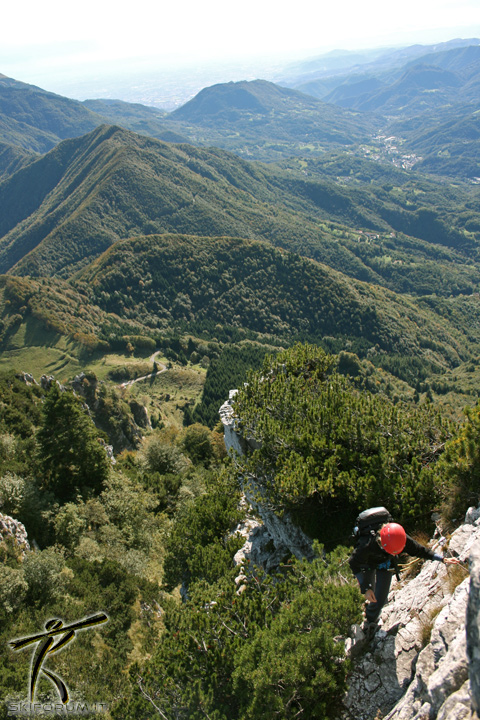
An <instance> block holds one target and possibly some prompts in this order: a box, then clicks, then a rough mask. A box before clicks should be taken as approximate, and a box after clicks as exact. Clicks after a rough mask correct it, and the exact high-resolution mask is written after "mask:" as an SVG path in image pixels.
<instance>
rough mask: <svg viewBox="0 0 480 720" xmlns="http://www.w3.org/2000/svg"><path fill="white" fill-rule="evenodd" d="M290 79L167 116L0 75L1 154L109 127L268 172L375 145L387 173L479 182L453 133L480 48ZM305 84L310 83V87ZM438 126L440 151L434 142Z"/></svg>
mask: <svg viewBox="0 0 480 720" xmlns="http://www.w3.org/2000/svg"><path fill="white" fill-rule="evenodd" d="M362 60H363V61H362ZM322 63H323V64H322ZM348 63H350V65H349V66H347V64H348ZM352 63H353V64H352ZM291 72H292V73H293V74H291V75H290V80H288V78H287V79H286V80H285V82H290V83H292V82H293V81H292V77H294V78H295V81H294V82H295V83H296V86H295V87H291V88H287V87H282V86H280V85H276V84H274V83H272V82H267V81H265V80H255V81H250V82H231V83H224V84H219V85H214V86H212V87H209V88H205V89H203V90H202V91H201V92H199V93H198V95H196V96H195V97H194V98H193V99H192V100H190V101H189V102H187V103H186V104H185V105H183V106H182V107H180V108H178V109H177V110H175V111H173V112H171V113H166V112H163V111H161V110H158V109H156V108H151V107H145V106H142V105H138V104H130V103H125V102H121V101H118V100H87V101H85V102H83V103H80V102H77V101H73V100H69V99H67V98H63V97H60V96H58V95H54V94H53V93H47V92H46V91H44V90H41V89H40V88H35V87H33V86H29V85H25V84H24V83H19V82H17V81H15V80H12V79H9V78H5V77H4V76H0V143H3V144H7V145H10V146H15V147H20V148H22V151H23V153H26V152H32V153H44V152H46V151H48V150H50V149H52V148H53V147H54V146H55V144H57V143H58V142H59V141H61V140H63V139H66V138H70V137H75V136H78V135H82V134H85V133H86V132H89V131H90V130H92V129H94V128H95V127H98V126H99V125H101V124H105V123H106V124H118V125H120V126H122V127H124V128H126V129H129V130H133V131H134V132H137V133H140V134H143V135H148V136H150V137H155V138H157V139H160V140H163V141H165V142H172V143H179V142H187V143H190V144H194V145H197V146H203V147H212V146H215V147H220V148H223V149H227V150H230V151H231V152H234V153H236V154H237V155H239V156H241V157H244V158H247V159H256V160H262V161H267V162H272V161H279V160H282V159H285V158H288V157H292V156H298V157H302V156H303V157H311V156H315V155H318V154H320V153H324V152H330V151H332V150H339V149H350V150H352V151H353V152H354V153H355V154H356V155H362V154H365V150H364V147H365V145H371V146H372V147H373V148H374V149H375V150H376V152H373V153H371V154H373V155H375V156H376V157H378V159H380V160H381V161H382V162H383V161H385V162H391V161H392V159H393V160H394V162H396V163H397V164H399V165H405V162H403V161H402V153H403V155H405V154H406V153H410V155H411V158H410V159H409V160H408V161H407V164H408V166H409V167H411V166H413V165H415V164H417V163H421V165H420V164H419V168H421V169H422V171H424V172H432V173H435V174H439V175H442V174H444V175H453V176H458V177H461V178H465V179H472V178H474V177H476V176H477V175H478V172H477V171H476V169H475V163H476V162H477V160H478V159H479V155H478V151H477V148H476V146H475V145H469V147H468V148H467V147H465V146H464V141H465V138H464V137H462V136H461V134H462V132H461V131H460V133H459V132H458V127H456V128H453V127H452V122H453V121H455V123H457V124H458V125H459V126H461V125H462V124H463V125H465V126H471V125H472V123H474V122H475V120H476V117H475V113H476V110H477V105H476V102H477V98H478V95H479V83H480V80H479V77H480V75H479V72H480V41H479V40H476V39H475V40H468V41H467V40H466V41H452V42H451V43H442V44H440V45H437V46H430V47H428V46H427V47H422V46H413V47H411V48H404V49H402V50H395V51H388V52H383V53H379V51H375V52H373V51H372V52H370V53H365V54H363V55H362V54H360V55H355V56H351V54H339V53H336V54H334V55H332V56H329V57H327V59H325V58H323V60H322V59H319V60H318V61H315V60H313V61H311V62H310V63H307V64H303V65H300V66H298V67H297V68H296V70H295V71H293V70H292V71H291ZM306 77H309V78H314V79H309V81H308V83H306V82H305V78H306ZM302 78H303V80H302ZM300 91H301V92H300ZM312 96H316V97H312ZM438 126H442V143H441V144H442V147H441V148H439V142H438V139H437V138H435V131H436V129H437V128H438ZM450 129H451V130H450ZM392 135H393V136H395V137H396V138H397V139H398V142H399V143H400V144H401V147H402V153H401V154H400V156H399V157H398V158H392V156H391V154H390V153H387V152H385V148H384V147H383V146H382V141H379V140H378V137H379V136H380V137H381V136H383V137H389V136H392ZM0 147H1V145H0ZM451 158H453V159H451ZM27 160H28V156H26V155H25V154H22V155H21V156H18V157H16V159H15V162H14V164H13V165H12V162H13V160H12V158H10V159H9V160H8V162H6V158H2V156H1V155H0V173H7V172H10V171H11V170H13V169H14V168H16V167H18V166H20V164H22V163H24V162H26V161H27ZM405 166H406V165H405ZM0 177H1V175H0Z"/></svg>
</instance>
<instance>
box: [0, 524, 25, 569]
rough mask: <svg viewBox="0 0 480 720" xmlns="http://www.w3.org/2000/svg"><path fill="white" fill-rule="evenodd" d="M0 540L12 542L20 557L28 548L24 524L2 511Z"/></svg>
mask: <svg viewBox="0 0 480 720" xmlns="http://www.w3.org/2000/svg"><path fill="white" fill-rule="evenodd" d="M0 542H6V543H10V544H12V545H13V547H14V549H15V551H16V552H18V553H19V555H20V557H21V558H23V557H24V556H25V553H26V552H28V551H29V550H30V545H29V542H28V536H27V531H26V530H25V525H23V524H22V523H21V522H20V521H19V520H15V519H14V518H12V517H10V515H4V514H3V513H0Z"/></svg>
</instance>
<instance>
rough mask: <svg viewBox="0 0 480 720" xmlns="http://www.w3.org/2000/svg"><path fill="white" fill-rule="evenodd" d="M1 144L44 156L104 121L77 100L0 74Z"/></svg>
mask: <svg viewBox="0 0 480 720" xmlns="http://www.w3.org/2000/svg"><path fill="white" fill-rule="evenodd" d="M0 116H1V121H0V141H2V142H4V143H8V144H9V145H18V146H20V147H23V148H24V149H26V150H30V151H33V152H38V153H44V152H48V150H51V149H52V148H53V147H54V146H55V145H56V144H57V143H58V142H60V140H64V139H66V138H69V137H78V135H83V134H85V133H87V132H90V131H91V130H93V129H94V128H95V127H97V126H98V125H99V124H100V123H101V122H102V119H101V118H100V117H99V116H97V115H96V114H95V113H93V112H92V111H91V110H89V109H88V108H86V107H84V106H83V105H82V104H81V103H80V102H77V101H76V100H70V99H69V98H66V97H63V96H62V95H56V94H55V93H51V92H47V91H46V90H42V88H39V87H36V86H35V85H28V84H26V83H22V82H19V81H17V80H13V79H12V78H8V77H6V76H5V75H0Z"/></svg>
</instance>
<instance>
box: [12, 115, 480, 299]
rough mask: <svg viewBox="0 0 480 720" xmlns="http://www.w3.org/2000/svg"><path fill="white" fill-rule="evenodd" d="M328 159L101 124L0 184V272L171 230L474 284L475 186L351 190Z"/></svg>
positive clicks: (363, 271) (431, 282) (368, 276)
mask: <svg viewBox="0 0 480 720" xmlns="http://www.w3.org/2000/svg"><path fill="white" fill-rule="evenodd" d="M327 164H328V163H327ZM327 164H324V165H322V163H321V162H320V163H319V164H317V163H315V162H314V161H312V162H311V163H305V164H304V163H303V162H302V163H300V164H299V165H298V166H296V165H295V164H291V165H290V166H289V167H287V166H286V167H285V169H278V168H270V167H265V166H260V165H257V164H253V163H247V162H245V161H242V160H240V159H239V158H237V157H236V156H234V155H231V154H229V153H226V152H224V151H221V150H215V149H210V150H202V149H199V148H195V147H192V146H189V145H171V144H165V143H162V142H160V141H156V140H153V139H151V138H146V137H142V136H139V135H135V134H133V133H130V132H128V131H125V130H121V129H120V128H115V127H101V128H99V129H97V130H95V131H94V132H92V133H90V134H89V135H86V136H84V137H82V138H78V139H73V140H68V141H65V142H63V143H61V144H60V145H59V146H57V147H56V148H54V149H53V150H52V151H51V152H50V153H48V154H47V155H46V156H44V157H42V158H40V159H39V160H37V161H36V162H34V163H32V164H30V165H29V166H27V167H25V168H23V169H21V170H20V171H18V172H17V173H16V174H15V175H13V176H12V177H10V178H8V179H7V180H6V181H5V182H4V183H2V184H0V272H13V273H15V274H23V275H24V274H29V275H44V276H45V275H53V274H57V275H58V274H61V275H63V276H64V277H68V276H70V275H72V273H74V272H75V271H76V270H78V269H79V268H81V267H82V266H83V265H85V264H86V263H88V262H90V261H91V260H92V259H93V258H94V257H96V256H98V255H99V254H100V253H102V252H103V251H104V250H105V249H106V248H107V247H109V246H110V245H112V244H113V243H114V242H115V241H116V240H118V239H121V238H128V237H129V236H132V235H139V234H153V233H165V232H174V233H186V234H194V235H206V236H222V235H224V236H233V237H243V238H247V239H248V238H250V239H256V240H263V241H265V242H268V243H272V244H274V245H276V246H277V247H283V248H285V249H288V250H291V251H294V252H298V253H299V254H300V255H303V256H307V257H311V258H313V259H316V260H318V261H320V262H324V263H325V264H327V265H329V266H331V267H333V268H336V269H338V270H340V271H342V272H344V273H346V274H347V275H350V276H352V277H356V278H358V279H361V280H368V281H370V282H375V283H378V284H384V285H386V286H388V287H390V288H391V289H393V290H397V291H408V292H417V293H429V292H438V291H439V290H440V291H441V292H442V293H445V294H451V293H454V294H458V293H459V292H472V291H474V290H475V288H476V287H477V286H478V281H479V275H478V267H477V265H476V264H475V263H474V262H472V261H473V260H475V258H476V253H477V240H476V235H475V232H476V231H475V229H473V230H468V229H467V228H466V224H467V222H469V223H473V225H472V227H473V228H474V227H475V223H476V222H479V223H480V205H479V200H478V197H477V195H472V192H473V191H471V190H470V189H468V188H466V189H465V188H462V187H459V188H451V187H448V186H444V185H441V184H435V183H432V182H427V181H425V180H422V179H421V178H416V179H415V180H412V179H411V178H409V180H408V183H406V182H405V177H406V176H405V175H401V174H400V175H399V174H398V173H397V174H396V175H395V174H394V173H393V174H391V177H392V178H395V182H394V183H392V184H390V185H383V184H382V183H381V182H379V183H378V184H375V183H373V184H372V183H371V182H370V180H369V179H368V178H367V180H366V182H365V183H363V182H361V183H358V184H357V185H354V186H352V187H351V188H350V187H348V186H346V185H345V184H342V183H339V182H336V180H337V178H335V180H333V177H332V175H330V178H326V177H325V175H326V174H327V173H325V172H324V171H323V170H322V167H327ZM347 166H348V163H347ZM352 167H354V166H352ZM305 168H308V170H305ZM305 172H306V173H307V174H306V175H305ZM380 177H381V176H380ZM398 178H400V179H398Z"/></svg>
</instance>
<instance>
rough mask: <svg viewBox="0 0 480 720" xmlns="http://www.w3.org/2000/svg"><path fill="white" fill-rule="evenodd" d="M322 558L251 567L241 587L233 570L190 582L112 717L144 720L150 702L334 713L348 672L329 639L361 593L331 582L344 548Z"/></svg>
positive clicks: (344, 624)
mask: <svg viewBox="0 0 480 720" xmlns="http://www.w3.org/2000/svg"><path fill="white" fill-rule="evenodd" d="M319 555H320V558H319V559H317V560H315V561H314V562H312V563H310V564H309V563H300V562H294V563H292V564H291V565H290V566H289V569H288V570H287V571H286V574H285V575H284V576H283V577H280V576H279V577H277V578H275V579H274V578H270V577H268V576H265V575H262V574H255V573H254V572H253V569H252V573H251V574H249V575H248V579H247V580H246V587H245V589H244V591H243V592H237V586H236V585H235V583H234V582H233V573H232V571H231V570H230V571H229V572H227V573H226V574H225V575H224V577H223V578H221V579H220V580H219V581H218V582H216V583H213V584H206V583H205V582H199V583H197V584H195V585H194V586H192V587H191V588H190V591H189V595H190V597H189V600H188V602H186V603H185V604H183V605H181V606H177V607H176V608H173V607H172V608H170V609H169V611H168V612H167V614H166V619H165V633H164V634H163V635H162V637H161V639H160V641H159V643H158V646H157V648H156V650H155V653H154V655H153V657H152V659H151V660H150V661H149V662H148V663H147V664H146V666H145V667H144V668H143V669H142V670H141V671H140V670H138V669H133V670H132V673H131V675H132V697H131V698H130V699H129V700H127V701H125V702H122V703H120V704H119V705H118V706H117V707H116V708H115V710H114V712H113V716H114V718H115V719H117V718H118V720H120V718H122V720H133V718H135V720H147V718H149V717H151V713H152V707H156V708H157V711H158V710H160V714H162V713H163V714H164V716H166V717H188V718H194V719H195V720H197V719H198V720H200V718H205V717H212V718H213V717H214V718H217V720H236V719H238V720H240V718H241V719H242V720H253V719H254V718H259V717H262V718H266V720H274V718H278V717H283V718H294V717H298V716H299V715H301V716H302V717H305V718H312V719H313V718H318V719H319V720H320V719H322V720H323V719H327V718H330V717H333V716H334V715H335V710H336V707H337V704H338V699H339V697H340V696H341V693H342V690H343V689H344V688H345V682H346V675H347V672H348V669H349V664H348V662H346V661H345V659H344V654H343V644H342V643H340V642H336V641H335V639H334V638H335V637H336V636H338V635H341V634H345V633H346V632H347V631H348V628H349V627H350V625H351V624H352V623H353V622H355V621H356V620H358V619H359V617H360V608H361V596H360V593H359V591H358V589H357V587H355V586H354V585H353V583H352V584H351V585H350V584H347V583H345V584H342V583H339V582H338V570H339V567H340V565H341V564H342V563H343V562H344V561H345V554H342V553H339V552H338V553H336V554H334V555H333V556H327V557H326V558H325V559H324V558H323V557H322V553H321V549H319Z"/></svg>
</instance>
